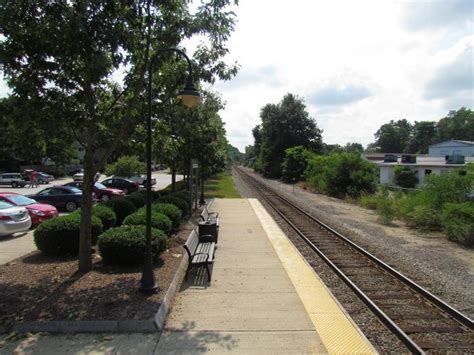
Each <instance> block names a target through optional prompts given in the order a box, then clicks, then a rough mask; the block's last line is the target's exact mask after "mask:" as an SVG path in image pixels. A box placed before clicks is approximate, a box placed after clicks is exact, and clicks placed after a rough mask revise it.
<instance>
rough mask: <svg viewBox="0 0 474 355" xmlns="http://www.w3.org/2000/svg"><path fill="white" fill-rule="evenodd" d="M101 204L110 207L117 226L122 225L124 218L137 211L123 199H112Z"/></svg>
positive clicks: (129, 202) (130, 203)
mask: <svg viewBox="0 0 474 355" xmlns="http://www.w3.org/2000/svg"><path fill="white" fill-rule="evenodd" d="M103 204H104V205H105V206H107V207H110V208H111V209H112V210H113V211H114V212H115V215H116V216H117V225H118V226H119V225H121V224H122V222H123V220H124V219H125V217H127V216H128V215H130V214H132V213H133V212H135V211H136V210H137V208H136V207H135V205H134V204H133V203H132V202H131V201H130V200H127V199H126V198H125V197H120V198H114V199H111V200H109V201H107V202H103Z"/></svg>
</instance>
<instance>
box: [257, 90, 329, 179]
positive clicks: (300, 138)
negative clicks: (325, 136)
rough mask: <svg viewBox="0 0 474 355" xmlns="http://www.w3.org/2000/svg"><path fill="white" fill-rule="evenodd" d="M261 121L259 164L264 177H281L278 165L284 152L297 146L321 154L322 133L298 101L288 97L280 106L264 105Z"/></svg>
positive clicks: (302, 103) (299, 99)
mask: <svg viewBox="0 0 474 355" xmlns="http://www.w3.org/2000/svg"><path fill="white" fill-rule="evenodd" d="M260 117H261V119H262V126H261V139H262V144H261V149H260V160H261V163H262V170H263V173H264V174H265V175H266V176H269V177H280V176H281V164H282V163H283V158H284V156H285V150H286V149H287V148H291V147H294V146H297V145H300V146H302V147H304V148H306V149H309V150H311V151H313V152H321V151H322V149H323V145H322V138H321V133H322V131H321V130H320V129H319V128H318V126H317V124H316V121H315V120H314V119H313V118H311V117H310V116H309V113H308V112H307V110H306V106H305V104H304V102H303V100H302V99H301V98H299V97H297V96H295V95H293V94H287V95H285V96H284V97H283V100H282V101H281V102H280V103H278V104H276V105H275V104H267V105H265V106H264V107H263V108H262V110H261V112H260Z"/></svg>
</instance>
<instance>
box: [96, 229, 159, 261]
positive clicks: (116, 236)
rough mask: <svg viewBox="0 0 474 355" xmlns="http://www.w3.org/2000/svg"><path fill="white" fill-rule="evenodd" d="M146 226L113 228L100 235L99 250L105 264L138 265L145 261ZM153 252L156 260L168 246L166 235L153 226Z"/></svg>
mask: <svg viewBox="0 0 474 355" xmlns="http://www.w3.org/2000/svg"><path fill="white" fill-rule="evenodd" d="M145 233H146V227H145V226H121V227H117V228H111V229H109V230H108V231H106V232H104V233H103V234H102V235H100V236H99V242H98V245H99V252H100V255H101V256H102V260H103V262H104V263H105V264H115V265H136V264H141V263H143V259H144V254H145V245H146V237H145ZM151 236H152V243H151V246H152V254H153V259H154V260H156V259H157V258H158V256H159V255H160V253H161V252H162V251H164V250H166V248H167V247H168V239H167V237H166V235H165V234H164V233H163V232H162V231H160V230H159V229H155V228H152V230H151Z"/></svg>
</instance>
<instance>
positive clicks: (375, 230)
mask: <svg viewBox="0 0 474 355" xmlns="http://www.w3.org/2000/svg"><path fill="white" fill-rule="evenodd" d="M248 171H250V170H248ZM253 175H254V176H257V177H258V178H260V179H262V178H261V177H260V176H259V175H257V174H253ZM265 181H266V182H267V183H269V184H271V186H272V187H273V188H277V189H278V191H280V192H281V193H282V194H283V195H284V196H285V197H287V198H288V199H290V200H292V201H294V202H297V203H299V204H300V205H301V206H302V207H304V208H306V209H308V210H309V211H311V212H312V213H314V215H315V216H316V217H318V218H320V219H321V220H323V221H324V222H325V223H327V224H329V225H330V226H332V227H333V228H334V229H336V230H338V231H339V232H341V233H343V234H345V235H346V236H350V237H351V238H352V240H353V241H354V242H356V243H358V244H359V245H361V246H362V247H364V248H367V249H368V250H369V251H371V252H372V253H373V254H375V255H376V256H377V257H379V258H381V259H382V260H384V261H385V262H387V263H388V264H390V265H392V266H394V267H395V268H396V269H398V270H399V271H401V272H402V273H404V274H405V275H407V276H409V277H410V278H412V279H413V280H414V281H416V282H418V283H419V284H421V285H422V286H423V287H426V288H427V289H428V290H430V291H432V292H433V293H435V294H436V295H438V296H440V297H441V298H442V299H444V300H445V301H447V302H449V303H450V304H452V305H453V306H455V307H456V308H458V309H459V310H460V311H462V312H464V313H466V314H467V315H469V316H470V317H471V318H472V317H474V289H473V287H472V285H474V250H473V249H468V248H464V247H462V246H460V245H458V244H455V243H453V242H450V241H449V240H447V239H446V238H445V237H444V236H443V234H441V233H433V232H425V233H422V232H418V231H414V230H412V229H408V228H407V227H406V226H405V224H404V223H403V222H400V221H395V222H394V223H393V224H392V225H391V226H385V225H382V224H379V223H378V222H377V215H376V213H375V212H374V211H372V210H367V209H365V208H362V207H359V206H356V205H353V204H350V203H347V202H344V201H342V200H339V199H336V198H332V197H328V196H325V195H320V194H315V193H311V192H309V191H305V190H303V189H301V188H299V187H295V193H293V187H292V185H288V184H284V183H282V182H280V181H277V180H265Z"/></svg>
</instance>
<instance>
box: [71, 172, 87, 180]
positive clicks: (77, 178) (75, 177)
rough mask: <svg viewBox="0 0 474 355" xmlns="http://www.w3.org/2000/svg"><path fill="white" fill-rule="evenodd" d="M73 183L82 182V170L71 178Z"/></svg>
mask: <svg viewBox="0 0 474 355" xmlns="http://www.w3.org/2000/svg"><path fill="white" fill-rule="evenodd" d="M72 180H73V181H84V169H81V171H80V172H78V173H76V174H74V175H73V176H72Z"/></svg>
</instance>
